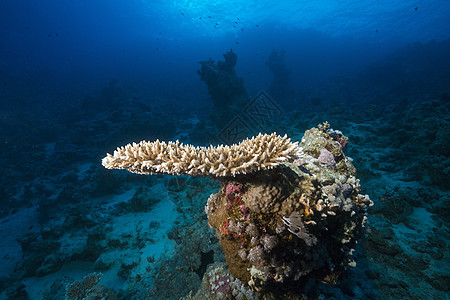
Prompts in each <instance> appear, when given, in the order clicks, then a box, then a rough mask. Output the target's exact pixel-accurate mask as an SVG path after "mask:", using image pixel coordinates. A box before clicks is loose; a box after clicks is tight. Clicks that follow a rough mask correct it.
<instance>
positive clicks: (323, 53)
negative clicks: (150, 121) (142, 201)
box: [0, 0, 450, 95]
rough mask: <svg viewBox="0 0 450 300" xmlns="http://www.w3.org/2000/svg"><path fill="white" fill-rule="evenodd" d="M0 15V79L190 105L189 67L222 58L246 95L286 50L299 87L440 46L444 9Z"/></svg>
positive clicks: (105, 6) (192, 81)
mask: <svg viewBox="0 0 450 300" xmlns="http://www.w3.org/2000/svg"><path fill="white" fill-rule="evenodd" d="M0 5H1V7H0V8H1V16H2V17H1V20H0V22H1V23H0V28H1V29H0V30H1V37H2V44H3V46H2V47H1V50H0V51H1V56H0V57H1V66H2V71H3V72H2V75H3V76H5V73H4V72H8V73H7V74H13V75H15V76H18V77H25V78H27V79H28V80H31V81H33V82H36V81H38V82H39V85H40V86H43V87H45V89H46V90H48V89H50V90H61V89H63V90H67V89H75V90H77V91H79V90H87V91H91V90H95V89H96V87H97V89H98V87H99V86H101V85H105V84H106V82H107V81H109V80H110V79H111V78H117V79H118V80H120V81H122V82H132V83H133V84H135V85H136V84H137V82H145V84H146V85H150V86H152V87H159V88H160V89H164V90H166V91H167V90H173V89H176V90H178V93H179V94H184V93H185V92H186V90H190V91H191V90H193V91H194V92H197V95H198V93H201V90H202V89H203V86H202V85H201V83H199V81H198V78H197V75H196V74H195V70H196V69H198V63H197V62H198V61H199V60H205V59H207V58H209V57H213V58H221V56H220V55H221V53H223V52H224V51H225V50H228V49H230V48H232V49H233V50H234V51H235V52H236V53H238V55H239V64H238V65H237V70H238V71H239V73H240V74H242V75H241V76H243V77H244V79H245V80H246V84H247V86H248V88H249V89H250V90H251V91H253V92H255V91H257V90H260V89H261V88H263V86H264V85H267V84H268V82H269V81H270V78H271V77H270V73H269V72H268V70H267V68H266V67H265V65H264V61H265V58H267V56H268V54H269V53H270V51H271V50H272V49H274V48H275V49H285V50H286V52H287V53H286V60H287V61H289V65H290V67H291V68H292V69H293V70H295V72H293V82H294V83H295V85H296V86H299V87H303V86H308V85H310V84H311V83H314V82H317V81H318V80H321V79H324V78H327V77H328V76H331V75H339V74H343V73H346V72H351V71H354V70H355V69H357V68H360V67H361V66H364V65H365V64H368V63H370V62H373V61H374V60H377V59H380V57H383V55H386V54H387V53H389V52H391V51H393V50H394V49H397V48H398V47H401V46H405V45H407V44H409V43H415V42H425V43H426V42H429V41H431V40H438V41H439V40H444V39H447V38H448V35H449V32H450V22H449V21H448V17H447V16H448V14H449V13H450V6H449V4H448V3H446V1H439V0H436V1H394V2H393V1H376V2H371V1H300V2H298V1H277V2H273V1H245V2H244V1H207V2H205V1H94V2H92V1H40V2H32V1H23V0H19V1H2V3H1V4H0ZM415 8H417V11H416V10H415ZM216 23H217V24H218V25H216ZM236 42H238V43H239V45H237V44H236ZM249 72H250V73H249ZM255 74H257V76H255ZM173 80H176V82H177V84H176V86H175V87H174V86H173V85H172V81H173ZM143 84H144V83H143Z"/></svg>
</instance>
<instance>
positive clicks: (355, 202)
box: [103, 123, 372, 298]
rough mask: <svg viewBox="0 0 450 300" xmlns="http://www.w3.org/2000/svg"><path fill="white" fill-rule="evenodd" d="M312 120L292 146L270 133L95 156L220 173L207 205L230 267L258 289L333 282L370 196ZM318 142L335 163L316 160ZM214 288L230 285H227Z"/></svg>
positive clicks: (168, 169)
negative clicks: (217, 142) (240, 139)
mask: <svg viewBox="0 0 450 300" xmlns="http://www.w3.org/2000/svg"><path fill="white" fill-rule="evenodd" d="M318 127H319V128H312V129H310V130H307V131H306V132H305V135H304V137H303V139H302V141H301V143H300V145H298V144H297V143H292V142H291V141H290V140H289V139H288V138H286V136H285V137H279V136H276V135H274V134H272V135H258V136H257V137H256V138H252V139H247V140H245V141H243V142H242V143H240V144H237V145H232V146H219V147H210V148H202V147H193V146H186V145H183V144H180V143H178V142H176V143H173V142H169V143H168V144H166V143H160V142H158V141H157V142H154V143H150V144H149V143H141V144H139V145H138V144H134V145H128V146H126V147H122V148H119V149H118V150H117V151H116V152H115V153H114V156H111V155H108V156H107V157H106V158H105V159H104V160H103V164H104V165H105V166H106V167H109V168H124V169H129V170H130V171H132V172H137V173H144V174H153V173H158V172H162V173H168V174H191V175H197V176H210V177H212V178H215V179H220V181H221V182H222V186H221V188H220V190H219V192H218V193H216V194H212V195H211V196H210V197H209V199H208V201H207V204H206V207H205V212H206V214H207V216H208V222H209V225H210V227H211V228H212V229H214V230H215V231H216V234H217V236H218V238H219V240H220V244H221V246H222V248H223V251H224V254H225V259H226V262H227V266H228V269H229V272H230V275H231V276H233V278H235V279H237V280H238V281H239V282H241V283H242V284H243V285H245V286H247V287H250V288H251V289H252V290H253V291H254V292H256V293H257V294H258V295H271V296H273V297H275V298H276V297H283V295H284V296H285V295H301V294H302V293H303V292H304V288H305V286H306V284H307V283H308V282H310V281H311V279H313V280H316V281H317V282H319V281H322V282H326V283H334V282H335V281H336V280H337V279H338V278H339V275H340V274H341V273H342V272H343V271H345V269H346V268H347V267H349V266H351V267H354V266H355V265H356V264H355V261H354V260H353V259H352V254H353V251H354V248H355V246H356V243H357V240H358V238H360V236H361V235H362V233H363V232H364V224H365V222H366V220H367V217H366V208H367V207H368V206H371V205H372V201H371V200H370V199H369V197H368V196H367V195H362V194H360V184H359V180H358V179H357V178H356V177H355V175H356V170H355V168H354V166H353V164H352V162H351V159H350V158H348V157H346V156H345V154H344V153H343V151H342V150H343V148H344V145H343V144H342V143H341V141H342V140H345V141H348V139H347V138H346V137H345V136H343V135H342V134H340V135H339V136H338V135H336V134H335V133H336V131H334V130H332V129H331V128H330V125H329V124H328V123H324V124H323V125H320V126H318ZM324 149H326V153H327V154H329V155H331V156H332V157H334V164H332V165H331V164H327V163H322V162H321V159H320V155H321V153H324V152H325V151H323V150H324ZM236 153H240V154H239V155H236ZM200 160H201V161H202V162H200ZM188 161H190V163H189V164H188V163H187V162H188ZM205 162H208V163H209V164H210V165H209V166H208V167H205V166H204V164H205ZM212 162H215V166H214V167H213V166H212V165H211V164H212ZM238 170H240V171H238ZM227 276H228V275H227ZM227 276H223V275H219V279H220V280H219V282H222V281H223V282H225V281H224V280H221V278H223V279H225V278H228V277H227ZM217 286H218V285H217V284H214V288H217ZM217 290H218V291H220V292H221V293H222V292H223V294H228V293H229V292H231V289H230V288H229V286H228V285H225V286H223V285H220V287H219V288H217Z"/></svg>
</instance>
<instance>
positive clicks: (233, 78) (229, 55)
mask: <svg viewBox="0 0 450 300" xmlns="http://www.w3.org/2000/svg"><path fill="white" fill-rule="evenodd" d="M223 57H224V58H225V61H219V62H217V63H215V61H214V60H212V59H211V58H210V59H209V60H207V61H201V62H200V64H201V69H200V70H198V71H197V73H198V75H200V78H201V79H202V80H203V81H204V82H205V83H206V85H207V86H208V92H209V94H210V95H211V98H212V101H213V103H214V105H215V106H216V107H217V108H221V109H223V108H225V107H228V106H231V105H239V104H242V101H245V100H246V99H247V98H248V97H247V92H246V90H245V87H244V80H243V79H242V78H241V77H238V76H237V75H236V71H235V70H234V66H235V65H236V62H237V55H236V53H234V52H233V50H230V51H228V52H226V53H225V54H224V55H223Z"/></svg>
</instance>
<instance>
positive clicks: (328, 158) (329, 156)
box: [317, 149, 336, 167]
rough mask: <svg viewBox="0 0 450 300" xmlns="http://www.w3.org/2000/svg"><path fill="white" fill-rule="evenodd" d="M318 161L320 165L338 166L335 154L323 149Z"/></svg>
mask: <svg viewBox="0 0 450 300" xmlns="http://www.w3.org/2000/svg"><path fill="white" fill-rule="evenodd" d="M317 159H318V160H319V162H320V163H323V164H326V165H328V166H330V167H332V166H335V165H336V160H334V156H333V153H331V152H330V151H328V150H327V149H321V150H320V155H319V157H318V158H317Z"/></svg>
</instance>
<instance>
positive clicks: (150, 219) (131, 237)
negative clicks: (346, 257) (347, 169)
mask: <svg viewBox="0 0 450 300" xmlns="http://www.w3.org/2000/svg"><path fill="white" fill-rule="evenodd" d="M449 16H450V1H442V0H423V1H388V0H381V1H349V0H344V1H331V0H317V1H294V0H280V1H238V0H233V1H231V0H230V1H164V0H154V1H144V0H140V1H138V0H127V1H117V0H109V1H106V0H95V1H92V0H89V1H88V0H78V1H66V0H58V1H56V0H54V1H49V0H42V1H26V0H14V1H13V0H2V1H1V2H0V143H1V146H2V150H1V153H0V168H1V169H2V176H1V177H0V203H1V205H0V216H1V218H2V219H1V222H0V227H1V231H0V232H1V235H0V239H1V240H2V241H3V243H2V245H1V246H0V247H1V248H0V249H1V255H0V257H1V258H2V262H1V265H2V266H3V268H4V269H5V270H6V271H4V272H3V274H1V276H0V298H1V299H3V298H5V299H8V298H9V299H27V297H28V298H29V299H38V298H45V299H61V297H63V295H64V292H65V287H66V286H67V285H68V284H69V283H71V282H73V281H74V280H79V279H80V278H82V277H83V276H85V275H87V274H89V273H92V272H94V271H102V272H103V273H104V277H103V278H102V281H101V283H102V284H103V285H104V286H106V287H108V288H112V289H115V290H116V292H118V293H119V294H120V295H121V296H123V297H125V298H132V297H135V299H144V298H145V297H144V296H143V295H144V291H146V292H145V293H147V294H145V295H146V297H148V295H150V297H151V298H153V299H165V298H167V299H173V298H178V297H181V296H185V295H187V294H188V293H189V291H190V290H193V291H194V292H195V290H196V289H198V287H199V286H200V280H201V278H200V277H201V275H202V272H201V271H199V270H203V272H204V269H205V268H206V263H211V262H212V261H211V257H209V256H208V255H207V253H211V252H210V251H213V252H214V259H213V260H214V262H221V261H224V259H223V254H222V252H221V249H220V247H219V245H218V243H217V240H215V237H214V233H213V232H212V231H210V230H209V229H208V226H207V224H206V223H207V222H206V221H205V216H204V211H203V206H204V204H205V202H206V199H207V198H208V196H209V194H210V193H215V192H217V190H218V188H219V184H218V183H215V182H210V181H207V180H206V179H205V180H202V179H191V178H185V177H181V178H174V177H173V176H148V177H143V176H136V175H130V174H128V173H126V174H125V172H112V171H109V170H105V169H104V168H103V167H102V166H101V162H100V160H101V158H102V157H103V156H104V154H105V153H106V152H111V151H113V149H114V148H115V147H117V146H119V145H123V144H125V143H128V142H131V141H139V140H141V139H144V138H145V139H150V140H152V139H156V138H159V139H165V140H174V139H181V140H182V141H184V142H187V143H194V144H203V145H208V144H210V143H217V142H218V139H217V136H218V132H220V130H222V129H223V126H224V124H225V123H226V122H227V121H229V120H228V119H226V117H227V115H225V120H222V123H220V122H217V119H214V114H220V113H221V110H220V109H218V108H217V107H215V106H214V105H213V103H212V101H211V97H210V95H209V94H208V89H207V86H206V84H205V83H204V82H203V81H202V80H201V79H200V77H199V75H198V74H197V70H199V69H200V67H201V66H200V64H199V62H200V61H205V60H208V59H209V58H212V59H214V60H215V61H216V62H217V61H219V60H223V56H222V55H223V54H224V53H225V52H227V51H229V50H230V49H232V50H233V52H234V53H236V54H237V55H238V60H237V64H236V66H235V70H236V74H237V76H239V77H242V78H243V80H244V85H245V87H246V90H247V93H248V97H249V98H251V97H253V96H254V95H256V94H257V93H258V92H259V91H261V90H264V91H272V90H271V84H272V80H273V74H272V72H271V71H270V70H269V68H268V66H267V62H268V59H269V57H270V54H271V53H272V51H273V50H276V51H278V53H282V52H283V51H284V52H283V53H285V56H284V57H283V59H282V65H283V64H284V66H285V67H286V68H287V70H288V72H287V73H285V75H286V74H288V75H287V78H288V79H289V80H286V82H285V83H286V86H284V87H285V88H286V90H285V91H282V92H281V93H280V94H279V95H281V96H278V94H277V93H276V92H277V90H276V89H275V90H273V91H274V94H272V95H271V96H272V97H273V101H274V102H275V103H276V104H277V105H278V106H279V108H281V110H283V115H282V116H281V117H279V119H276V120H271V121H272V123H271V124H269V125H267V126H257V128H254V129H256V131H257V132H259V131H273V130H276V131H277V132H279V133H283V134H284V133H287V134H288V135H290V136H291V137H293V139H295V140H299V139H301V136H302V134H303V132H304V131H305V130H306V129H308V128H310V127H312V126H317V124H319V123H322V122H323V121H325V120H328V121H330V123H331V125H332V126H333V127H334V128H335V129H340V130H342V131H343V133H344V134H345V135H348V136H349V137H350V144H349V146H348V148H347V149H346V151H347V152H346V154H347V155H349V156H351V157H353V158H354V164H355V166H356V168H357V170H358V177H359V178H361V180H362V186H363V188H364V189H365V190H364V192H365V193H368V194H369V195H370V196H371V198H372V200H373V201H374V202H375V206H374V208H372V209H371V211H369V215H370V217H369V224H370V229H371V232H370V234H369V236H368V238H367V239H366V242H363V243H361V244H362V246H361V249H359V250H357V253H359V254H357V255H356V256H357V258H356V260H357V263H358V268H357V269H356V270H353V271H349V275H346V277H345V278H344V279H343V281H342V283H340V284H339V285H338V286H337V287H322V288H321V290H320V293H321V295H326V297H332V296H334V297H337V298H342V299H346V298H358V297H360V298H375V299H376V298H378V299H386V298H389V297H390V298H394V299H401V298H403V299H408V298H422V299H423V298H427V297H428V296H430V295H432V296H433V297H435V298H438V299H448V292H449V289H448V282H449V274H450V272H449V265H450V258H449V254H448V253H450V251H448V250H449V246H448V245H449V243H448V241H449V232H448V222H449V218H448V215H449V214H448V208H449V207H450V206H449V203H450V202H449V201H450V200H449V193H448V191H449V189H450V182H449V178H450V158H449V157H450V152H449V149H450V142H449V141H450V125H449V121H450V111H449V110H450V107H449V106H450V96H449V94H450V54H449V53H450V17H449ZM289 72H290V73H289ZM283 93H284V94H283ZM282 95H284V96H282ZM228 117H229V115H228ZM259 125H261V124H259ZM136 199H138V200H136ZM197 221H198V222H197ZM205 236H206V237H207V238H205ZM177 237H178V238H177ZM180 237H183V238H180ZM392 237H394V238H392ZM142 240H146V241H147V243H144V244H142ZM123 241H125V242H123ZM204 257H209V260H208V259H204ZM199 265H200V267H199ZM179 270H183V271H179ZM193 270H194V271H195V272H194V271H193ZM161 274H166V275H164V276H162V275H161ZM167 274H170V275H167ZM177 276H178V277H177ZM169 277H170V278H172V281H171V284H172V285H170V286H167V284H168V283H167V282H166V281H164V278H169ZM418 279H419V282H420V284H417V285H416V283H415V282H416V281H417V280H418ZM147 291H150V292H149V293H148V292H147ZM51 295H55V296H54V298H52V297H51ZM58 297H59V298H58Z"/></svg>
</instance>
